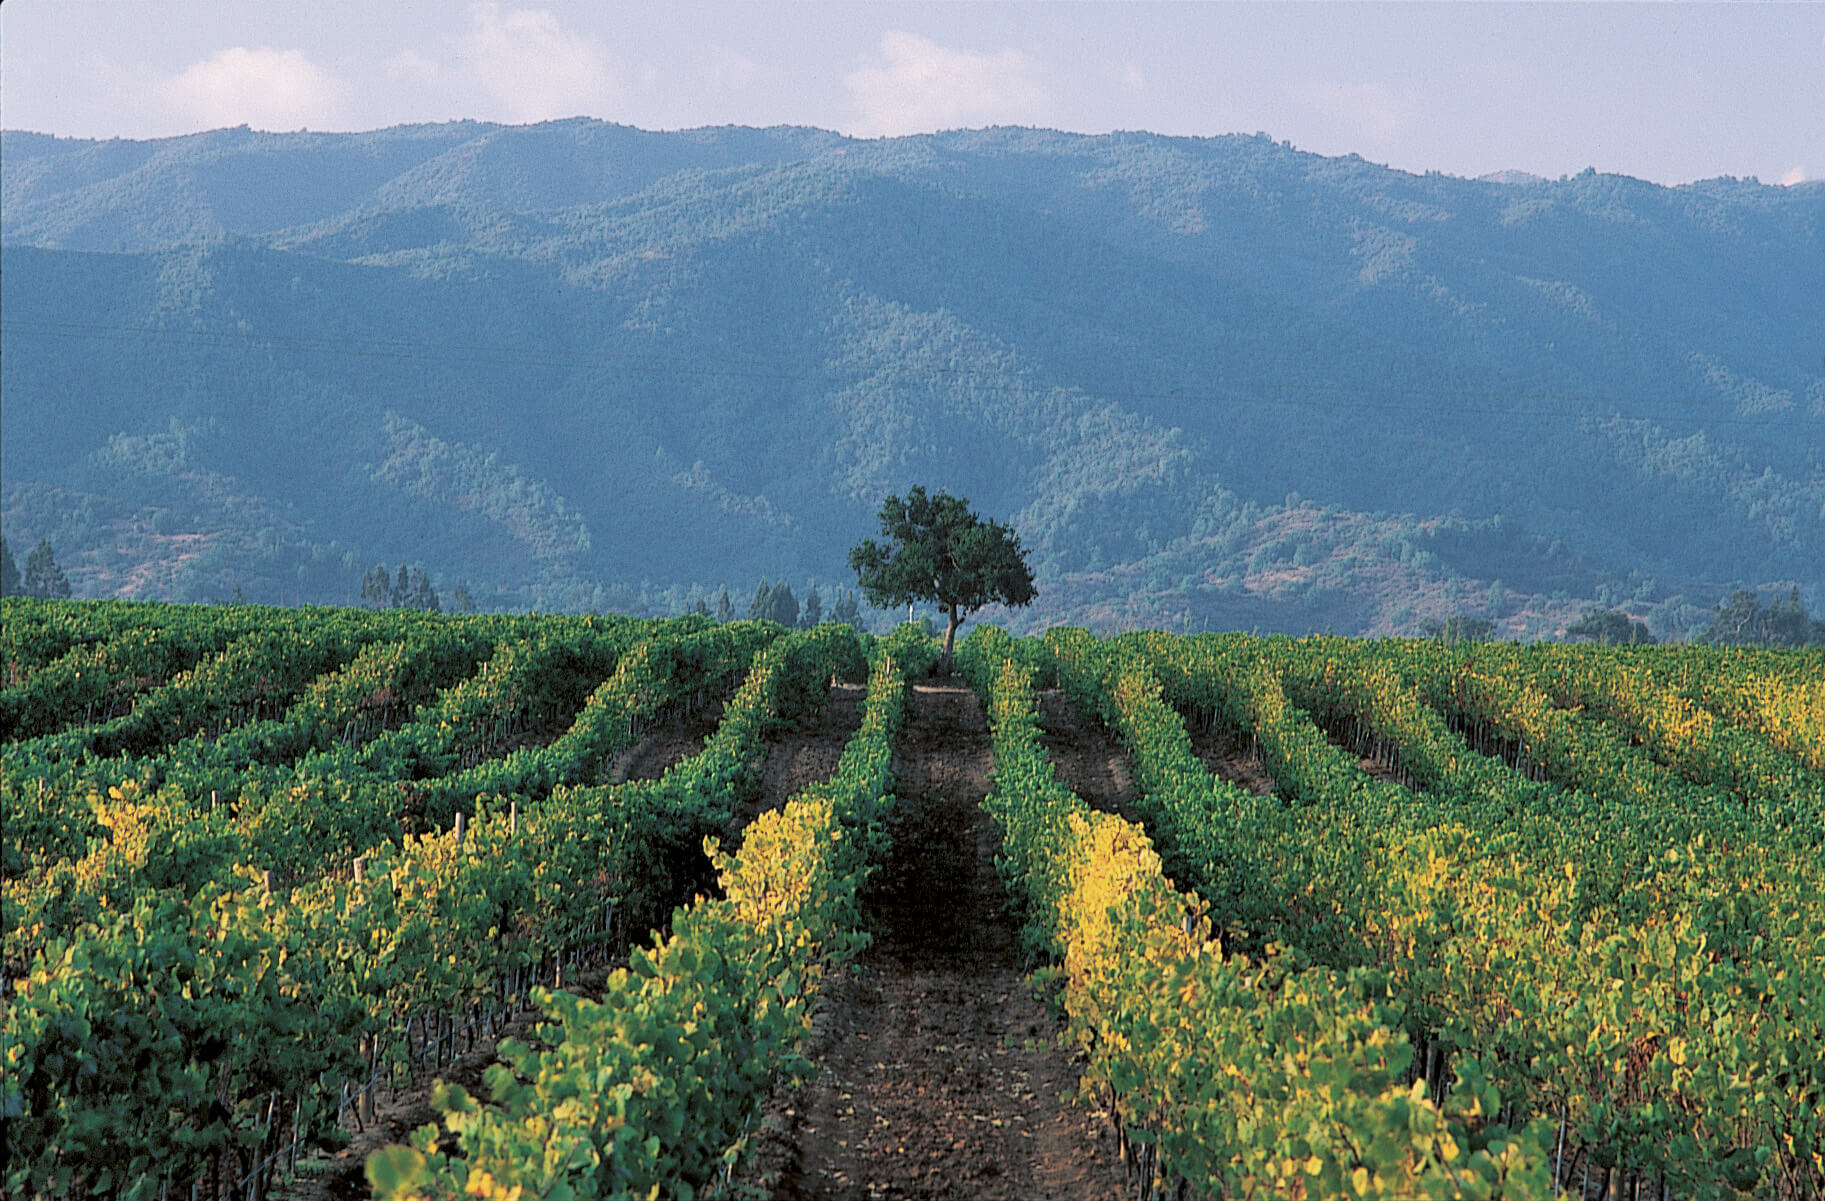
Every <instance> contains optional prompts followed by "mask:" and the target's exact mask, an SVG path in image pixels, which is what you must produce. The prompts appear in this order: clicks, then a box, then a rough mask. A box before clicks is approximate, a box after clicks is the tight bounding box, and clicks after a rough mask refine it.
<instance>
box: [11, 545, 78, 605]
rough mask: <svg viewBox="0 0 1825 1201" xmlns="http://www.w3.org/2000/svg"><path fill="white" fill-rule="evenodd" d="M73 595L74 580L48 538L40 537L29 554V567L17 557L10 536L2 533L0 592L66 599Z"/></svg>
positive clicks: (48, 598) (46, 598)
mask: <svg viewBox="0 0 1825 1201" xmlns="http://www.w3.org/2000/svg"><path fill="white" fill-rule="evenodd" d="M69 595H70V581H69V578H68V577H67V576H65V575H64V574H63V568H61V567H59V566H57V555H56V554H55V552H53V551H52V550H51V543H50V540H49V539H48V538H40V539H39V540H38V545H37V546H34V547H33V548H32V553H31V554H29V555H27V556H26V557H25V571H24V572H23V573H22V572H21V571H20V570H19V565H18V564H17V563H15V562H14V561H13V552H12V551H11V550H9V549H8V548H7V545H6V538H5V537H4V536H0V596H36V597H40V598H42V599H45V600H64V599H67V598H68V597H69Z"/></svg>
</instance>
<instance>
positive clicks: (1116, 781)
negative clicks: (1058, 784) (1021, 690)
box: [1039, 689, 1140, 824]
mask: <svg viewBox="0 0 1825 1201" xmlns="http://www.w3.org/2000/svg"><path fill="white" fill-rule="evenodd" d="M1039 737H1040V741H1041V742H1043V743H1044V744H1045V748H1046V752H1047V753H1048V754H1050V755H1051V756H1052V766H1053V767H1054V768H1055V769H1056V770H1057V772H1058V778H1059V779H1060V780H1062V781H1064V784H1065V786H1066V787H1067V788H1069V789H1070V790H1071V791H1072V792H1074V793H1076V794H1077V795H1078V796H1079V797H1080V798H1082V800H1083V802H1084V804H1086V805H1089V806H1090V807H1091V808H1092V809H1102V810H1105V811H1107V812H1109V813H1114V814H1116V815H1118V816H1120V817H1124V818H1127V819H1128V820H1129V821H1131V822H1135V823H1137V824H1138V823H1139V822H1140V818H1139V816H1137V815H1136V813H1135V812H1134V776H1133V774H1132V773H1131V772H1130V771H1129V769H1128V753H1127V752H1126V751H1124V750H1123V749H1122V746H1121V743H1120V742H1118V741H1117V740H1116V738H1115V735H1114V734H1112V733H1110V732H1109V729H1108V727H1107V726H1105V725H1103V723H1102V722H1100V721H1096V720H1094V719H1091V720H1084V719H1083V718H1081V717H1080V716H1079V714H1078V712H1077V707H1076V706H1075V705H1073V704H1072V703H1071V698H1070V697H1069V696H1068V695H1067V694H1066V693H1064V692H1063V691H1060V690H1056V689H1054V690H1051V691H1047V692H1042V693H1040V694H1039Z"/></svg>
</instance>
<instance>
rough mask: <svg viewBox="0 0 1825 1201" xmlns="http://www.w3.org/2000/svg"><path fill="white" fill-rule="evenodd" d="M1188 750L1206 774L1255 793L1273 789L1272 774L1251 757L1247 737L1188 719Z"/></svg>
mask: <svg viewBox="0 0 1825 1201" xmlns="http://www.w3.org/2000/svg"><path fill="white" fill-rule="evenodd" d="M1189 732H1190V734H1191V750H1192V753H1193V754H1195V755H1196V756H1197V757H1198V758H1199V759H1200V760H1201V761H1202V762H1203V764H1204V766H1205V767H1206V768H1208V769H1210V774H1211V775H1213V776H1216V777H1217V778H1218V779H1220V780H1228V781H1229V782H1230V783H1231V784H1234V785H1236V786H1237V787H1238V788H1246V789H1248V791H1250V792H1252V793H1255V794H1256V795H1258V796H1268V795H1271V794H1272V793H1273V791H1274V778H1273V777H1272V776H1270V775H1268V774H1267V769H1266V768H1265V767H1263V766H1262V765H1261V760H1260V759H1258V758H1256V757H1255V753H1254V751H1253V750H1252V749H1251V748H1250V747H1249V744H1248V740H1247V739H1246V738H1242V737H1239V736H1237V735H1236V734H1233V733H1231V732H1230V731H1228V730H1224V729H1215V730H1202V729H1198V728H1196V723H1192V727H1191V729H1190V731H1189Z"/></svg>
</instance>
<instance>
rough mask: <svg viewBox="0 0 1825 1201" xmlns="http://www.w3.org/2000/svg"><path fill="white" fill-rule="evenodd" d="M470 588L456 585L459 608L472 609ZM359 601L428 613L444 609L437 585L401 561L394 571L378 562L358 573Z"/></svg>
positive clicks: (472, 610)
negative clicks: (464, 604) (433, 585)
mask: <svg viewBox="0 0 1825 1201" xmlns="http://www.w3.org/2000/svg"><path fill="white" fill-rule="evenodd" d="M468 595H469V590H468V589H467V588H464V587H462V586H461V585H458V587H457V590H456V600H457V609H458V612H465V613H473V612H474V611H475V605H474V603H473V602H470V603H469V606H468V608H466V609H465V608H463V607H462V605H463V602H464V601H465V600H467V599H468ZM361 603H362V605H363V606H364V607H366V608H370V609H424V610H426V611H428V612H431V613H441V612H443V605H442V604H441V603H440V602H439V601H438V599H437V589H436V588H434V587H432V586H431V578H430V577H429V576H427V575H426V574H425V573H424V572H423V571H421V570H420V569H418V568H416V567H414V568H411V569H409V570H408V569H407V567H406V565H405V564H404V563H401V564H400V565H399V572H398V574H397V575H395V574H394V573H392V572H389V571H388V570H387V566H386V564H384V563H378V564H376V565H375V566H374V570H372V571H370V572H368V573H367V574H366V575H364V576H362V577H361Z"/></svg>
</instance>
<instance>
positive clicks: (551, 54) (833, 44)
mask: <svg viewBox="0 0 1825 1201" xmlns="http://www.w3.org/2000/svg"><path fill="white" fill-rule="evenodd" d="M574 116H590V117H598V118H601V119H603V120H607V121H616V122H620V123H623V124H627V125H635V126H639V127H641V128H645V129H682V128H691V127H695V126H702V125H729V124H738V125H778V124H794V125H815V126H818V127H821V128H824V129H833V130H837V131H840V132H842V133H846V134H850V135H853V136H856V137H882V136H891V135H898V134H908V133H922V132H930V131H934V130H939V129H954V128H965V127H969V128H974V127H980V126H984V125H1029V126H1043V127H1048V128H1055V129H1066V130H1075V131H1079V132H1084V133H1102V132H1107V131H1109V130H1115V129H1130V130H1134V129H1145V130H1150V131H1153V132H1156V133H1167V134H1179V135H1189V136H1208V135H1216V134H1223V133H1256V132H1265V133H1267V134H1269V135H1271V136H1272V137H1274V138H1276V139H1280V140H1284V141H1289V142H1291V143H1292V144H1294V145H1295V146H1298V147H1299V148H1301V149H1303V150H1309V151H1315V152H1317V153H1321V154H1333V155H1335V154H1349V153H1355V154H1360V155H1362V156H1363V157H1364V158H1366V159H1369V160H1371V161H1373V162H1378V163H1386V164H1389V165H1391V166H1394V167H1398V168H1401V169H1404V170H1408V171H1415V172H1423V171H1429V170H1435V171H1444V172H1447V173H1449V174H1453V175H1467V176H1474V175H1480V174H1483V173H1485V172H1490V171H1498V170H1520V171H1529V172H1532V173H1534V174H1536V175H1543V176H1547V177H1549V178H1556V177H1558V176H1561V175H1570V174H1575V173H1577V172H1579V171H1582V170H1584V169H1585V168H1587V167H1594V168H1596V169H1597V170H1599V171H1604V172H1614V173H1618V174H1624V175H1633V176H1636V177H1639V178H1643V179H1650V180H1654V181H1656V182H1660V183H1668V184H1676V183H1686V182H1690V181H1692V180H1695V179H1704V178H1710V177H1714V176H1718V175H1736V176H1756V177H1758V178H1760V179H1761V180H1763V181H1764V182H1768V183H1798V182H1801V181H1804V180H1811V179H1825V3H1815V2H1808V3H1791V4H1789V3H1760V2H1755V0H1734V2H1731V3H1722V4H1692V3H1679V4H1661V3H1605V4H1584V3H1561V2H1537V3H1527V4H1512V3H1499V2H1494V0H1475V2H1463V3H1454V4H1431V3H1407V2H1394V0H1382V2H1376V0H1359V2H1357V3H1349V4H1337V3H1324V2H1309V3H1284V2H1283V3H1238V2H1230V0H1207V2H1203V3H1196V2H1189V0H1179V2H1177V3H1153V2H1148V0H1121V2H1097V0H1082V2H1071V0H1034V2H1025V3H1010V2H1004V0H981V2H969V0H949V2H947V3H901V2H897V0H870V2H866V3H864V2H861V0H835V2H823V3H813V2H802V3H783V2H779V0H745V2H736V0H709V2H693V0H661V2H653V0H590V2H583V0H487V2H478V3H465V2H464V0H437V2H425V0H310V2H304V0H298V2H286V3H278V2H273V0H163V2H159V3H154V2H153V0H7V2H6V3H5V4H4V6H0V124H3V125H4V126H5V127H6V128H7V129H28V130H34V131H37V132H40V133H54V134H59V135H66V136H77V137H91V138H110V137H124V138H154V137H170V136H174V135H178V134H184V133H192V132H196V131H200V130H205V129H214V128H219V127H222V126H230V125H241V124H246V125H251V126H253V127H254V128H256V129H263V130H275V131H284V130H295V129H312V130H361V129H377V128H381V127H384V126H389V125H397V124H401V123H406V122H434V121H448V120H456V119H463V118H473V119H478V120H488V121H498V122H504V123H512V124H521V123H528V122H534V121H541V120H549V119H557V118H565V117H574Z"/></svg>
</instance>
